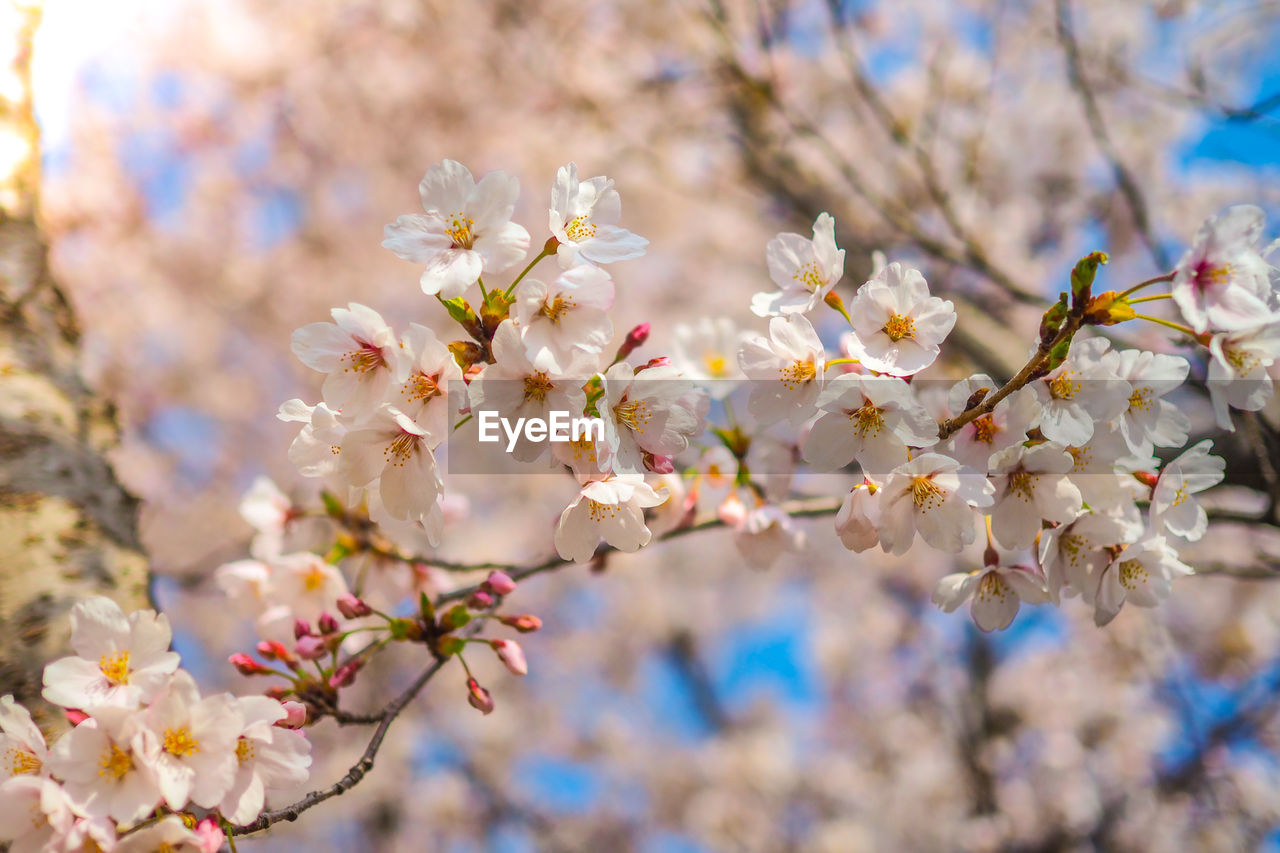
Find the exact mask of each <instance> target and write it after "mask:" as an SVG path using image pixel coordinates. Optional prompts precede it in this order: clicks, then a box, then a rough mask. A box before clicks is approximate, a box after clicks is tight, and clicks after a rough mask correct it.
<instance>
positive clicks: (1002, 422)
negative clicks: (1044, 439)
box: [947, 374, 1040, 474]
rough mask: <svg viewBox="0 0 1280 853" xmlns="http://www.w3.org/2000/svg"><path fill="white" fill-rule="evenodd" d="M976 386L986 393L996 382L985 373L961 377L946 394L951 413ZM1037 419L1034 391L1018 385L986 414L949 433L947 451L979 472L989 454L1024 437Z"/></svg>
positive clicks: (961, 407) (988, 461) (982, 471)
mask: <svg viewBox="0 0 1280 853" xmlns="http://www.w3.org/2000/svg"><path fill="white" fill-rule="evenodd" d="M979 388H986V389H987V393H988V394H990V393H993V392H994V391H995V390H996V384H995V383H994V382H992V381H991V378H990V377H988V376H986V375H985V374H978V375H976V376H971V377H969V378H968V379H962V380H961V381H959V382H957V383H956V384H955V385H954V386H952V388H951V391H950V393H949V394H948V395H947V406H948V408H949V409H950V411H951V412H952V414H953V415H959V414H960V413H961V412H963V411H964V410H965V403H967V402H968V401H969V398H970V396H972V395H973V393H974V392H975V391H977V390H978V389H979ZM1039 421H1040V406H1039V404H1038V403H1037V402H1036V395H1035V392H1034V391H1032V390H1031V389H1030V388H1019V389H1018V390H1017V391H1014V392H1013V393H1012V394H1010V395H1009V396H1008V397H1005V398H1004V399H1003V400H1001V401H1000V402H999V403H996V405H995V408H994V409H992V410H991V411H990V412H989V413H987V414H985V415H981V416H979V417H976V418H974V419H973V420H971V421H969V423H967V424H965V425H964V426H962V427H961V428H960V429H958V430H956V432H955V433H953V434H952V436H951V439H950V444H949V445H948V447H947V452H948V453H949V454H950V455H952V456H954V457H955V458H956V459H957V460H958V461H959V462H960V464H961V465H967V466H969V467H970V468H972V469H973V470H975V471H977V472H978V473H980V474H985V473H986V472H987V471H988V470H989V469H990V466H991V457H992V456H993V455H994V454H996V453H999V452H1000V451H1001V450H1004V449H1005V448H1008V447H1013V446H1014V445H1015V444H1021V443H1022V442H1024V441H1026V440H1027V431H1028V430H1030V429H1032V428H1033V427H1035V426H1036V424H1038V423H1039Z"/></svg>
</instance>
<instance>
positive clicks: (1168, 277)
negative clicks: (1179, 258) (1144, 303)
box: [1116, 272, 1173, 302]
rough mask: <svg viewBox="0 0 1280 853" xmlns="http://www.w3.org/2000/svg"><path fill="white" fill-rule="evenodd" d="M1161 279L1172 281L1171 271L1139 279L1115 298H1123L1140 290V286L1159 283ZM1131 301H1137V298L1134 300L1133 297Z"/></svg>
mask: <svg viewBox="0 0 1280 853" xmlns="http://www.w3.org/2000/svg"><path fill="white" fill-rule="evenodd" d="M1162 281H1173V273H1171V272H1167V273H1165V274H1164V275H1158V276H1156V277H1155V278H1149V279H1147V280H1146V281H1140V282H1138V283H1137V284H1135V285H1134V286H1133V287H1131V288H1129V289H1128V290H1126V291H1124V292H1123V293H1121V294H1120V295H1119V296H1117V297H1116V298H1117V299H1124V298H1125V297H1127V296H1128V295H1129V294H1130V293H1137V292H1138V291H1139V290H1142V288H1144V287H1150V286H1151V285H1153V284H1159V283H1160V282H1162ZM1133 301H1135V302H1136V301H1138V300H1136V299H1135V300H1133Z"/></svg>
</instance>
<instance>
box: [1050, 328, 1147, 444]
mask: <svg viewBox="0 0 1280 853" xmlns="http://www.w3.org/2000/svg"><path fill="white" fill-rule="evenodd" d="M1109 346H1110V344H1109V343H1108V341H1107V340H1106V338H1090V339H1088V340H1082V339H1077V340H1076V341H1074V342H1073V343H1072V345H1071V351H1070V353H1069V354H1068V356H1067V359H1066V360H1065V361H1063V362H1062V364H1060V365H1058V366H1057V367H1056V368H1054V369H1053V370H1051V371H1050V372H1049V373H1048V374H1046V375H1045V376H1044V377H1043V378H1042V379H1040V380H1039V381H1038V382H1034V383H1032V385H1031V387H1032V388H1034V389H1035V393H1036V397H1037V399H1038V400H1039V401H1040V406H1041V412H1040V431H1041V432H1042V433H1044V437H1045V438H1047V439H1049V440H1050V441H1056V442H1058V443H1059V444H1066V445H1072V446H1075V447H1081V446H1083V445H1085V444H1087V443H1088V442H1089V439H1090V438H1091V437H1092V436H1093V428H1094V424H1095V423H1110V422H1111V421H1113V420H1115V419H1116V418H1118V417H1119V416H1120V414H1121V413H1122V412H1124V411H1125V409H1127V408H1128V406H1129V394H1130V393H1132V389H1131V388H1130V387H1129V383H1128V382H1125V381H1124V380H1123V379H1121V378H1120V377H1119V376H1117V375H1116V373H1115V367H1116V364H1117V361H1118V359H1117V355H1116V353H1115V352H1108V351H1107V347H1109Z"/></svg>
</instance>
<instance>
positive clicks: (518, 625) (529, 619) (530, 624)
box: [498, 613, 542, 634]
mask: <svg viewBox="0 0 1280 853" xmlns="http://www.w3.org/2000/svg"><path fill="white" fill-rule="evenodd" d="M498 621H499V622H501V623H502V624H503V625H506V626H507V627H508V628H515V629H516V630H517V631H519V632H520V633H521V634H528V633H530V632H531V631H536V630H538V629H539V628H541V627H542V620H541V619H539V618H538V617H537V616H534V615H533V614H532V613H521V614H520V615H518V616H499V617H498Z"/></svg>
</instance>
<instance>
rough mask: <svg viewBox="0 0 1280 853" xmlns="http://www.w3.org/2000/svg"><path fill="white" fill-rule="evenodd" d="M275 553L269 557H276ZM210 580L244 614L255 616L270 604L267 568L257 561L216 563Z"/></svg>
mask: <svg viewBox="0 0 1280 853" xmlns="http://www.w3.org/2000/svg"><path fill="white" fill-rule="evenodd" d="M280 556H282V555H280V554H275V555H273V556H272V557H271V559H278V558H279V557H280ZM213 582H214V583H215V584H216V585H217V587H218V589H219V590H221V591H222V594H223V595H225V596H226V597H227V598H228V599H230V600H231V602H232V603H233V604H235V605H237V606H238V608H239V609H240V610H241V611H242V612H243V613H244V614H245V615H246V616H251V617H255V618H256V617H257V616H258V614H260V613H262V611H263V610H265V609H266V608H267V607H268V606H269V603H270V597H271V567H270V566H269V565H267V564H266V563H265V562H263V561H261V560H234V561H232V562H230V563H224V564H223V565H221V566H218V568H217V569H215V570H214V572H213Z"/></svg>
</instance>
